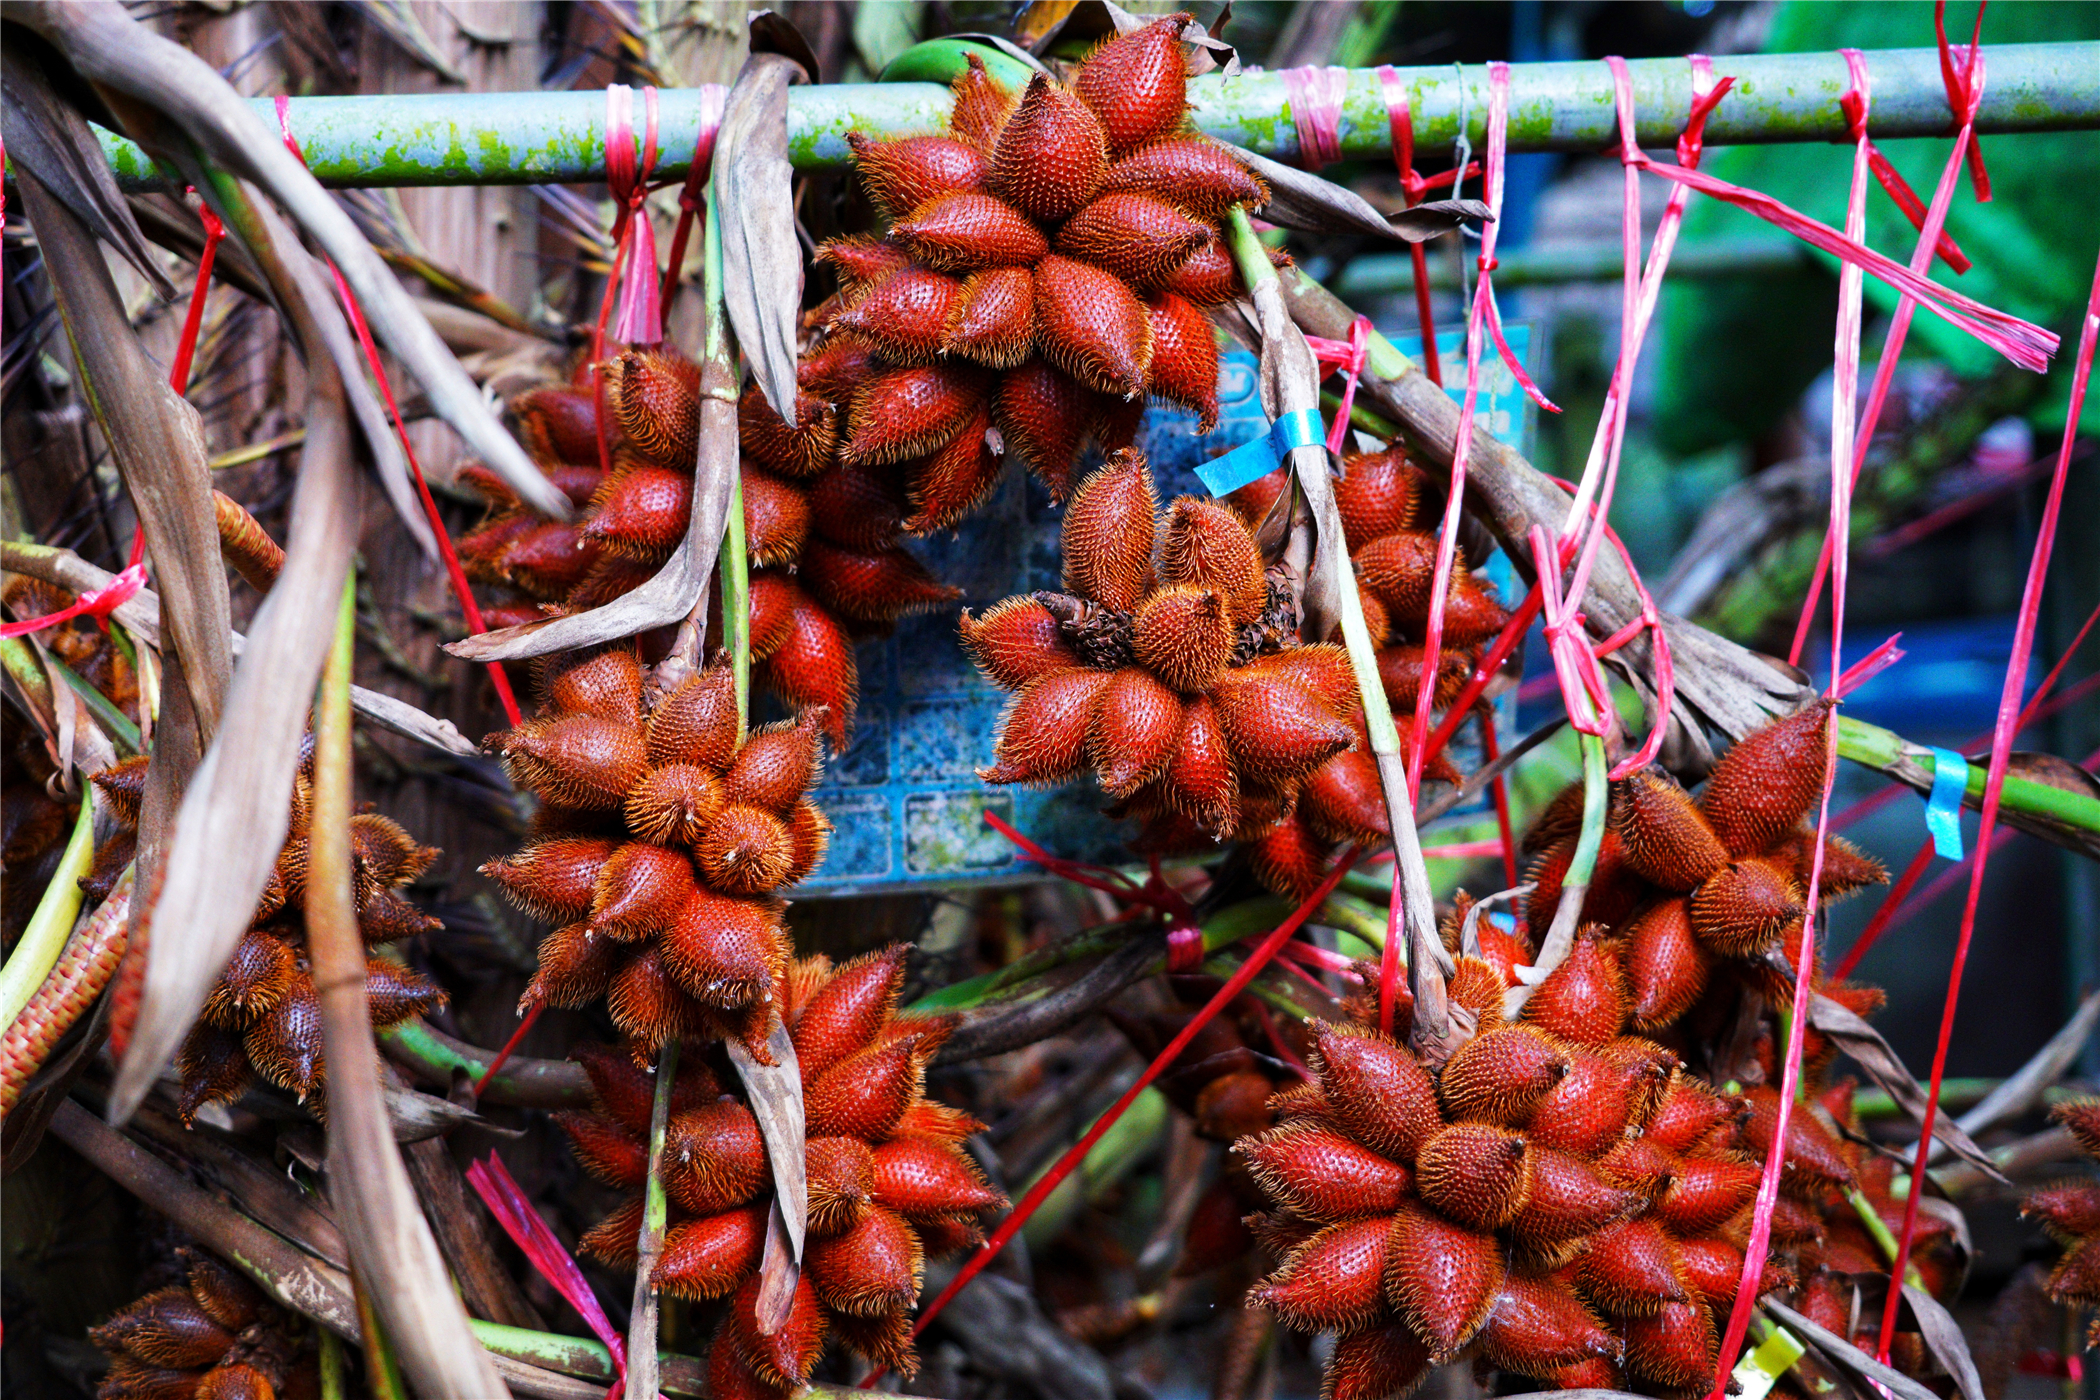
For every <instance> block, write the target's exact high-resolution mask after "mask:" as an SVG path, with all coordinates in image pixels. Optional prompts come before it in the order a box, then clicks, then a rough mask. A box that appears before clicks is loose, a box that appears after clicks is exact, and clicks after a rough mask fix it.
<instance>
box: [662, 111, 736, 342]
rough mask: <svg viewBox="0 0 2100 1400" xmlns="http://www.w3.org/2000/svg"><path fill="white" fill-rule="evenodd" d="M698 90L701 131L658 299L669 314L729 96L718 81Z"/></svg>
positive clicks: (682, 192) (682, 191)
mask: <svg viewBox="0 0 2100 1400" xmlns="http://www.w3.org/2000/svg"><path fill="white" fill-rule="evenodd" d="M697 91H698V92H699V94H700V131H699V134H698V135H696V136H695V137H694V138H693V163H692V164H691V165H690V166H689V167H687V169H686V172H685V186H684V188H682V189H680V190H679V191H678V226H677V227H676V228H675V229H673V230H672V232H671V257H670V261H669V262H668V263H667V264H666V265H665V267H664V281H663V291H662V292H661V294H660V297H659V299H660V300H661V301H662V302H663V308H664V315H665V317H666V318H668V317H669V316H670V314H671V297H672V295H673V294H674V293H675V292H676V291H677V289H678V273H679V270H680V269H681V268H683V267H684V266H685V245H686V240H687V239H688V238H690V237H691V236H692V232H693V220H694V217H695V216H696V215H698V213H699V212H700V191H701V190H702V189H703V188H705V187H706V185H707V177H708V175H709V174H710V173H712V172H713V170H714V164H715V137H716V136H717V135H719V134H720V133H721V130H722V112H723V108H724V106H725V105H726V104H727V102H728V100H729V89H728V88H726V87H723V86H722V85H721V84H720V83H702V84H701V85H700V87H699V88H698V89H697Z"/></svg>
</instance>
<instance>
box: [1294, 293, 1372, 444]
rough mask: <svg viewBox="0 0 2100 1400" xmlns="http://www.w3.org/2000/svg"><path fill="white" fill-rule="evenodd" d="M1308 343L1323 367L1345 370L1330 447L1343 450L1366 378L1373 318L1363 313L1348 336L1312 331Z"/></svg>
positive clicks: (1328, 369) (1328, 432) (1353, 323)
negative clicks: (1359, 386)
mask: <svg viewBox="0 0 2100 1400" xmlns="http://www.w3.org/2000/svg"><path fill="white" fill-rule="evenodd" d="M1305 343H1306V344H1307V345H1309V346H1311V347H1312V352H1313V355H1314V357H1315V358H1317V359H1318V360H1319V362H1320V368H1321V370H1322V371H1333V370H1340V371H1341V372H1342V406H1341V407H1340V408H1339V409H1337V410H1336V411H1335V415H1334V426H1333V427H1332V428H1329V429H1328V430H1327V450H1328V451H1329V452H1335V453H1339V452H1340V451H1341V450H1342V444H1343V443H1345V442H1347V441H1348V440H1349V414H1350V412H1351V411H1352V410H1353V409H1354V408H1355V407H1356V385H1357V382H1358V381H1359V380H1360V379H1362V378H1363V372H1364V359H1365V357H1366V356H1367V355H1368V354H1369V353H1370V348H1371V318H1370V317H1368V316H1359V317H1357V318H1356V319H1355V320H1354V321H1352V322H1350V323H1349V338H1348V339H1347V340H1329V339H1327V338H1326V337H1325V336H1314V335H1309V336H1307V337H1306V338H1305Z"/></svg>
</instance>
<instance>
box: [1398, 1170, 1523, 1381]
mask: <svg viewBox="0 0 2100 1400" xmlns="http://www.w3.org/2000/svg"><path fill="white" fill-rule="evenodd" d="M1504 1277H1505V1274H1504V1269H1503V1262H1502V1246H1501V1245H1500V1244H1499V1243H1498V1242H1497V1241H1496V1239H1495V1237H1494V1236H1492V1235H1482V1234H1475V1233H1474V1232H1473V1231H1471V1230H1466V1229H1462V1228H1460V1227H1459V1226H1457V1225H1453V1224H1452V1223H1451V1222H1450V1221H1448V1220H1445V1219H1443V1218H1441V1217H1440V1216H1438V1215H1436V1214H1434V1213H1433V1212H1431V1211H1429V1210H1426V1209H1424V1208H1423V1207H1421V1206H1419V1205H1415V1204H1413V1203H1410V1204H1408V1205H1405V1206H1402V1207H1401V1208H1400V1209H1399V1210H1398V1211H1397V1212H1395V1213H1394V1215H1393V1219H1392V1226H1391V1233H1390V1234H1389V1236H1388V1240H1387V1245H1386V1271H1385V1300H1386V1303H1387V1305H1388V1306H1390V1307H1391V1308H1392V1310H1393V1311H1394V1312H1396V1313H1398V1314H1399V1315H1400V1318H1401V1320H1402V1321H1403V1322H1405V1323H1406V1324H1407V1325H1408V1327H1409V1328H1411V1329H1412V1330H1413V1331H1414V1333H1415V1335H1416V1336H1418V1337H1420V1338H1421V1339H1422V1340H1423V1342H1424V1343H1426V1344H1427V1345H1428V1347H1429V1351H1430V1353H1431V1355H1433V1356H1435V1357H1437V1358H1438V1359H1440V1360H1444V1359H1448V1358H1450V1357H1451V1356H1453V1355H1455V1354H1456V1353H1457V1352H1458V1350H1459V1349H1460V1348H1461V1347H1463V1346H1465V1345H1466V1343H1468V1342H1470V1341H1471V1340H1473V1338H1474V1336H1475V1335H1476V1334H1477V1333H1478V1332H1479V1331H1480V1328H1481V1325H1482V1324H1483V1323H1485V1322H1486V1321H1487V1316H1488V1313H1489V1312H1490V1311H1491V1310H1492V1309H1493V1308H1494V1305H1495V1296H1496V1294H1498V1293H1499V1292H1500V1291H1501V1289H1502V1281H1503V1279H1504Z"/></svg>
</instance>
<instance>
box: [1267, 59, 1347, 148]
mask: <svg viewBox="0 0 2100 1400" xmlns="http://www.w3.org/2000/svg"><path fill="white" fill-rule="evenodd" d="M1283 90H1284V92H1285V94H1286V95H1287V97H1288V99H1289V101H1290V104H1291V124H1292V125H1293V126H1295V127H1297V128H1298V163H1299V164H1300V165H1302V166H1304V167H1305V168H1306V169H1307V170H1318V169H1319V168H1320V167H1321V166H1323V165H1332V164H1334V163H1335V162H1336V161H1338V160H1340V159H1341V158H1342V99H1344V98H1345V97H1347V96H1348V95H1349V70H1348V69H1346V68H1322V67H1320V66H1319V65H1317V64H1311V63H1308V64H1306V65H1305V66H1304V67H1302V68H1286V69H1284V70H1283Z"/></svg>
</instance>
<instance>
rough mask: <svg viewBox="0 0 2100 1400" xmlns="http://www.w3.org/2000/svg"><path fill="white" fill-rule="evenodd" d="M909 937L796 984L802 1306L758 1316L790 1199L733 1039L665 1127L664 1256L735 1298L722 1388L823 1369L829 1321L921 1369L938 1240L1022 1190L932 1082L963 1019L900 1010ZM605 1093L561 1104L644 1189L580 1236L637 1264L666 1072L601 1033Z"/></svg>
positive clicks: (813, 969)
mask: <svg viewBox="0 0 2100 1400" xmlns="http://www.w3.org/2000/svg"><path fill="white" fill-rule="evenodd" d="M906 952H907V950H906V949H905V948H904V947H902V946H893V947H891V948H888V949H886V950H884V951H882V952H877V953H871V954H868V955H867V956H865V957H861V958H856V959H854V960H853V961H852V962H849V963H847V964H845V965H844V966H842V967H839V968H836V969H834V968H833V967H832V966H831V964H830V961H829V960H828V959H826V958H823V957H821V956H819V957H814V958H807V959H801V960H798V961H797V962H795V963H794V964H793V966H792V967H791V969H790V970H789V972H788V974H787V977H786V979H785V983H784V986H783V991H782V995H781V998H780V1005H781V1015H782V1020H783V1022H784V1024H785V1025H786V1027H787V1030H788V1033H789V1035H790V1036H791V1037H792V1039H793V1041H794V1044H795V1053H796V1057H797V1059H798V1060H799V1061H800V1064H801V1071H802V1085H803V1103H804V1112H805V1115H806V1121H807V1129H808V1140H807V1141H808V1146H807V1149H806V1155H807V1176H808V1181H809V1235H808V1241H807V1244H806V1246H805V1248H804V1252H803V1260H802V1270H801V1273H800V1275H799V1277H798V1279H797V1281H796V1283H795V1291H794V1297H793V1300H792V1302H791V1304H790V1305H789V1307H788V1309H787V1313H786V1317H785V1320H784V1321H783V1322H782V1323H781V1324H780V1325H779V1326H777V1327H776V1328H774V1329H772V1330H770V1331H767V1330H765V1329H762V1328H761V1327H760V1325H759V1321H758V1316H757V1306H758V1298H759V1293H760V1291H761V1286H762V1283H761V1279H760V1274H759V1266H760V1261H761V1257H762V1255H763V1253H764V1249H765V1239H766V1222H767V1219H768V1217H769V1215H770V1214H771V1212H772V1210H773V1191H772V1180H773V1178H772V1172H771V1168H770V1166H769V1164H768V1159H767V1156H766V1147H765V1143H764V1140H763V1139H762V1137H761V1136H760V1133H759V1128H758V1122H757V1119H756V1118H754V1117H753V1115H752V1112H751V1110H750V1108H749V1107H748V1106H747V1105H746V1104H745V1103H744V1102H743V1101H742V1100H741V1099H740V1098H738V1097H737V1096H736V1095H734V1094H731V1093H725V1092H723V1091H724V1089H725V1088H727V1087H728V1086H731V1085H733V1084H734V1083H735V1082H736V1081H735V1080H734V1078H733V1077H732V1076H731V1074H730V1072H729V1068H728V1064H727V1061H726V1060H725V1059H722V1057H721V1056H720V1054H719V1051H718V1050H717V1051H716V1052H714V1054H713V1055H712V1056H711V1061H718V1062H719V1063H715V1064H714V1067H713V1068H710V1067H709V1064H708V1063H698V1064H692V1065H691V1066H690V1067H688V1066H686V1065H681V1066H680V1067H679V1070H678V1081H677V1083H676V1085H675V1087H674V1089H673V1091H672V1096H671V1104H670V1107H671V1116H670V1119H669V1123H668V1127H667V1129H666V1132H665V1137H664V1158H663V1182H664V1189H665V1192H666V1193H667V1195H668V1197H669V1201H670V1205H671V1224H670V1227H669V1231H668V1233H667V1234H666V1236H665V1239H664V1249H663V1253H662V1255H661V1256H660V1258H659V1260H658V1262H657V1265H656V1270H655V1274H654V1282H655V1283H656V1285H657V1287H659V1288H661V1289H663V1290H664V1291H666V1292H669V1293H671V1294H673V1295H675V1296H677V1297H681V1298H688V1299H693V1300H696V1301H707V1300H715V1299H725V1300H727V1307H726V1311H725V1313H724V1315H723V1317H722V1320H721V1322H720V1324H719V1326H718V1328H717V1330H716V1332H715V1337H714V1342H713V1344H712V1346H711V1347H710V1349H709V1352H708V1362H707V1367H708V1394H709V1395H711V1396H714V1397H716V1398H717V1400H781V1397H783V1396H785V1395H787V1394H789V1393H790V1392H793V1391H795V1390H798V1389H800V1388H801V1386H802V1385H803V1383H804V1382H806V1381H807V1380H808V1379H809V1376H810V1373H811V1371H812V1369H813V1368H814V1367H815V1365H816V1363H817V1361H818V1359H819V1357H821V1356H822V1354H823V1351H824V1347H825V1343H826V1340H827V1338H835V1339H836V1340H838V1341H839V1342H841V1343H842V1344H843V1345H845V1346H847V1347H849V1348H851V1349H852V1350H853V1351H855V1352H858V1353H859V1354H861V1355H862V1356H865V1357H867V1358H869V1359H870V1360H871V1361H874V1362H877V1363H879V1364H880V1365H882V1366H883V1367H885V1368H887V1369H890V1370H895V1371H897V1372H899V1373H900V1374H903V1375H907V1376H908V1375H910V1374H911V1373H912V1371H913V1370H914V1369H915V1368H916V1365H917V1361H916V1357H915V1353H914V1350H913V1347H912V1337H911V1311H912V1308H913V1307H914V1306H915V1305H916V1303H917V1301H918V1294H919V1284H920V1281H921V1277H922V1274H923V1271H924V1266H925V1261H926V1259H927V1258H928V1257H929V1256H935V1257H937V1256H940V1255H945V1254H950V1253H953V1252H955V1251H957V1250H960V1249H965V1248H968V1247H970V1246H972V1245H974V1244H977V1243H979V1242H981V1241H982V1240H983V1238H984V1236H983V1233H982V1231H981V1229H980V1228H979V1225H978V1217H979V1215H980V1214H981V1213H982V1212H984V1211H987V1210H992V1209H997V1208H1000V1207H1003V1206H1004V1205H1005V1204H1006V1198H1005V1197H1004V1196H1002V1195H1001V1194H1000V1193H999V1192H998V1191H996V1190H994V1189H992V1188H991V1187H990V1186H989V1185H987V1184H986V1182H985V1180H984V1178H983V1176H982V1175H981V1174H980V1173H979V1172H978V1170H977V1168H976V1166H975V1165H974V1164H973V1163H972V1162H971V1160H970V1158H969V1156H968V1155H967V1154H966V1153H965V1152H964V1151H963V1149H962V1146H961V1143H962V1140H963V1139H964V1138H965V1137H968V1136H969V1135H970V1134H971V1133H974V1132H978V1131H980V1130H981V1129H982V1127H983V1125H982V1124H980V1123H978V1122H976V1121H975V1120H974V1119H972V1118H970V1117H968V1116H967V1115H965V1114H963V1113H960V1112H958V1111H956V1110H955V1109H951V1108H949V1107H947V1106H946V1105H944V1104H941V1103H937V1102H935V1101H934V1100H932V1099H929V1098H927V1097H926V1096H925V1092H924V1091H925V1075H926V1065H927V1062H928V1061H930V1060H931V1059H932V1058H933V1055H934V1053H935V1052H936V1051H937V1050H938V1049H939V1048H940V1046H941V1044H942V1042H943V1041H945V1040H946V1039H947V1037H948V1035H949V1033H950V1032H951V1031H952V1030H953V1029H954V1020H953V1019H952V1018H947V1017H920V1016H900V1015H898V1014H897V1013H896V1001H897V992H898V989H899V987H900V986H902V984H903V980H904V959H905V955H906ZM581 1058H582V1059H583V1063H584V1068H585V1069H586V1071H587V1072H588V1073H589V1075H590V1078H591V1086H592V1092H593V1098H594V1101H595V1105H596V1111H595V1112H592V1113H587V1114H586V1113H564V1114H562V1115H560V1122H561V1125H562V1127H563V1129H564V1130H565V1131H566V1132H567V1133H568V1135H569V1138H570V1140H571V1142H572V1143H573V1144H574V1145H575V1149H576V1154H577V1156H578V1157H579V1158H580V1159H581V1160H582V1162H583V1163H584V1165H585V1167H586V1168H588V1169H589V1170H590V1171H591V1173H592V1174H593V1175H595V1176H597V1177H598V1178H599V1179H600V1180H602V1181H605V1182H607V1183H608V1184H610V1185H613V1186H616V1187H619V1188H621V1189H623V1190H629V1191H634V1192H636V1193H637V1194H635V1195H634V1196H633V1197H632V1198H631V1199H630V1200H629V1201H628V1202H627V1203H626V1204H624V1205H623V1206H621V1207H620V1208H619V1209H618V1210H616V1211H615V1212H614V1213H613V1214H612V1215H610V1216H609V1217H607V1218H606V1219H605V1220H604V1221H603V1222H601V1223H600V1224H599V1225H597V1226H596V1227H595V1228H593V1229H592V1230H591V1231H590V1232H589V1233H588V1234H586V1235H585V1236H584V1238H583V1240H582V1242H581V1245H580V1248H581V1249H582V1250H583V1251H584V1252H587V1253H589V1254H591V1255H593V1256H594V1257H596V1258H598V1259H601V1260H603V1261H605V1262H606V1263H608V1264H612V1265H614V1266H620V1267H626V1268H633V1267H634V1266H635V1261H636V1255H637V1252H638V1250H637V1241H638V1238H639V1233H640V1229H641V1219H642V1196H641V1194H640V1192H641V1188H642V1186H643V1182H644V1179H645V1177H646V1175H647V1169H648V1140H649V1121H650V1109H651V1106H652V1104H651V1100H652V1095H653V1093H654V1088H655V1086H654V1084H653V1082H652V1078H653V1076H652V1074H651V1073H650V1072H649V1071H647V1070H641V1069H637V1068H636V1067H635V1065H634V1061H633V1057H632V1056H631V1055H628V1054H625V1053H621V1052H618V1051H610V1050H601V1051H590V1050H585V1051H584V1052H582V1054H581Z"/></svg>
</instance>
